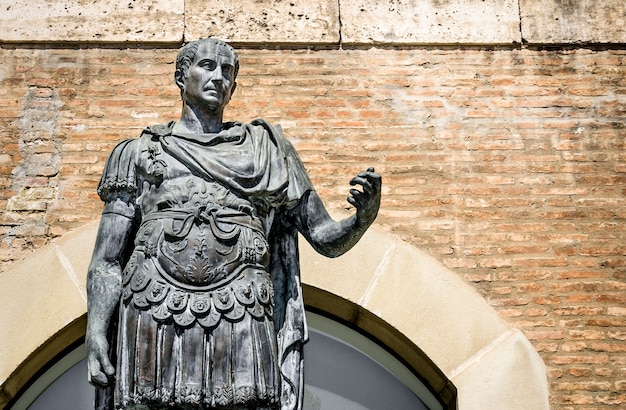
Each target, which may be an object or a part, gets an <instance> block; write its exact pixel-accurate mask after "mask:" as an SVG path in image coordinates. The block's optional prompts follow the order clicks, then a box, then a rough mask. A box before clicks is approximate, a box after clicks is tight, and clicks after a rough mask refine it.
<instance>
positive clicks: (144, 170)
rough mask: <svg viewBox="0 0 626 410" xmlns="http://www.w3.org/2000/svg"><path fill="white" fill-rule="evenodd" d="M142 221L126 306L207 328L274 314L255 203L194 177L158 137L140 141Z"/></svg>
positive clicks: (127, 272)
mask: <svg viewBox="0 0 626 410" xmlns="http://www.w3.org/2000/svg"><path fill="white" fill-rule="evenodd" d="M140 147H141V153H140V154H139V155H138V157H139V161H138V162H139V163H138V164H137V171H138V172H137V185H138V187H137V188H138V194H139V195H138V196H137V198H136V204H137V208H138V213H139V220H140V225H139V228H138V231H137V234H136V236H135V243H134V250H133V252H132V254H131V256H130V259H129V261H128V263H127V264H126V267H125V269H124V273H123V295H122V300H123V302H124V303H134V305H135V306H136V307H137V308H138V309H141V310H148V309H149V310H150V312H151V314H152V316H153V318H154V319H155V320H157V321H172V320H173V321H174V323H176V324H178V325H180V326H183V327H187V326H191V325H193V324H194V323H196V322H197V323H199V324H200V325H201V326H202V327H205V328H211V327H213V326H215V325H216V324H218V323H219V321H220V320H222V319H223V318H225V319H227V320H229V321H236V320H239V319H241V318H242V317H243V315H244V314H245V313H246V312H248V313H249V314H251V315H252V316H254V317H258V318H260V317H262V316H269V317H271V315H272V305H273V301H272V297H273V295H272V287H271V281H270V278H269V273H268V270H269V269H268V265H269V253H268V252H269V251H268V248H269V247H268V244H267V240H266V237H265V233H264V229H263V223H262V219H261V217H260V216H259V215H257V210H256V208H255V206H254V205H253V204H252V203H251V202H250V201H249V200H247V199H244V198H241V197H239V196H237V195H235V194H234V193H233V192H231V191H230V190H229V189H227V188H226V187H224V186H222V185H221V184H219V183H217V182H215V181H213V180H210V179H208V178H207V177H206V176H205V177H199V176H196V175H194V174H193V173H192V172H191V171H190V170H189V169H188V168H187V167H186V166H185V165H184V164H182V163H180V162H179V161H177V160H176V159H174V158H173V157H171V156H169V155H168V154H167V153H164V152H163V151H162V150H161V149H160V145H159V142H158V141H152V140H150V139H148V138H144V139H142V141H141V143H140Z"/></svg>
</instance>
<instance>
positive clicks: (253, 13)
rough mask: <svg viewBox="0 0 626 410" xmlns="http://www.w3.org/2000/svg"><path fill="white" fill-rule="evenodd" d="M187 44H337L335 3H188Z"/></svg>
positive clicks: (215, 0) (277, 0) (294, 0)
mask: <svg viewBox="0 0 626 410" xmlns="http://www.w3.org/2000/svg"><path fill="white" fill-rule="evenodd" d="M185 16H186V18H185V41H191V40H196V39H198V38H204V37H218V38H221V39H222V40H225V41H228V42H230V43H233V44H263V43H278V44H280V43H290V44H338V43H339V11H338V7H337V2H336V1H332V0H321V1H307V0H289V1H287V0H272V1H246V2H242V1H232V0H231V1H218V0H209V1H203V0H188V1H187V8H186V13H185Z"/></svg>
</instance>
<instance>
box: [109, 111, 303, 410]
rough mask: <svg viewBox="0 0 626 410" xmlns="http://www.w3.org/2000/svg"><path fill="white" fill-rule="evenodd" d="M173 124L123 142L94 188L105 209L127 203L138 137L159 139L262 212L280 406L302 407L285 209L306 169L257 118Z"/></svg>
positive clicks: (293, 263) (295, 291)
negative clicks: (191, 127)
mask: <svg viewBox="0 0 626 410" xmlns="http://www.w3.org/2000/svg"><path fill="white" fill-rule="evenodd" d="M173 125H174V123H173V122H171V123H169V124H161V125H156V126H153V127H149V128H147V129H146V130H144V132H143V133H142V136H141V137H140V138H139V139H136V140H129V141H124V142H122V143H120V144H119V145H118V146H117V147H116V148H115V149H114V150H113V152H112V153H111V156H110V157H109V159H108V160H107V163H106V166H105V170H104V173H103V176H102V179H101V182H100V185H99V187H98V194H99V195H100V197H101V198H102V200H103V201H105V202H106V203H107V205H105V212H106V211H107V207H109V206H110V205H109V204H112V203H113V202H114V201H115V200H116V199H121V200H122V201H123V202H125V203H132V202H134V201H135V199H136V198H137V197H138V196H139V194H140V193H139V192H137V191H138V190H139V189H141V188H140V187H141V183H140V182H139V181H138V178H139V177H138V175H139V174H140V173H139V172H138V166H139V162H140V160H141V159H140V157H141V156H142V155H145V154H144V153H142V149H143V148H142V147H143V144H142V140H150V141H152V142H157V143H158V144H159V145H160V147H161V148H162V150H163V151H164V152H165V153H167V154H169V155H170V156H172V157H173V158H175V159H176V160H177V161H179V162H180V163H182V164H184V165H185V166H186V167H187V168H188V169H189V170H190V171H191V172H192V173H193V174H195V175H196V176H198V177H200V178H203V179H205V180H209V181H216V182H218V183H220V184H221V185H223V186H224V187H226V188H228V189H229V190H231V191H232V192H234V193H235V194H237V195H239V196H241V197H244V198H247V199H248V200H250V201H251V202H253V203H255V205H257V206H258V207H259V209H261V210H263V211H264V212H266V214H267V216H266V218H265V219H266V221H265V229H266V235H267V237H268V242H269V245H270V256H271V261H270V275H271V278H272V282H273V286H274V296H275V307H274V315H273V320H274V326H275V329H276V334H277V344H278V356H279V357H278V359H279V364H280V366H281V374H282V380H281V391H282V397H281V408H282V410H295V409H300V408H301V406H302V400H303V388H304V379H303V377H302V358H303V355H302V349H303V345H304V343H305V342H306V340H307V338H308V336H307V330H306V323H305V316H304V303H303V300H302V289H301V285H300V265H299V257H298V238H297V229H296V228H295V225H294V224H293V222H292V219H291V217H290V210H291V209H293V208H294V207H295V206H296V205H297V204H298V203H299V201H300V200H301V198H302V197H303V196H304V195H305V194H306V193H307V192H309V191H311V190H313V187H312V184H311V182H310V180H309V178H308V175H307V173H306V171H305V169H304V165H303V164H302V162H301V160H300V158H299V157H298V155H297V153H296V151H295V149H294V148H293V146H292V145H291V144H290V143H289V142H288V141H287V140H286V139H285V137H284V136H283V134H282V131H281V129H280V127H272V126H271V125H269V124H268V123H266V122H265V121H263V120H254V121H252V122H251V123H250V124H241V123H228V124H225V129H224V131H222V132H221V133H219V134H210V135H209V134H205V135H173V134H172V127H173ZM129 216H130V215H129Z"/></svg>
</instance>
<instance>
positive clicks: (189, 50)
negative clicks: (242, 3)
mask: <svg viewBox="0 0 626 410" xmlns="http://www.w3.org/2000/svg"><path fill="white" fill-rule="evenodd" d="M204 42H207V43H210V44H215V45H217V46H220V47H223V48H225V49H226V50H228V51H229V52H230V54H231V55H232V57H233V60H235V72H234V76H233V77H234V78H237V73H238V72H239V56H238V55H237V52H236V51H235V49H234V48H233V47H232V46H231V45H230V44H228V43H227V42H225V41H222V40H219V39H217V38H213V37H211V38H203V39H200V40H195V41H192V42H189V43H187V44H185V45H184V46H183V48H181V49H180V51H179V53H178V56H177V57H176V71H175V72H174V80H175V81H176V80H177V79H178V78H181V79H183V80H184V79H186V78H187V77H188V76H189V67H190V66H191V63H192V62H193V59H194V57H195V56H196V53H197V52H198V47H199V46H200V44H201V43H204ZM176 84H178V82H176ZM179 87H180V86H179ZM181 92H182V89H181Z"/></svg>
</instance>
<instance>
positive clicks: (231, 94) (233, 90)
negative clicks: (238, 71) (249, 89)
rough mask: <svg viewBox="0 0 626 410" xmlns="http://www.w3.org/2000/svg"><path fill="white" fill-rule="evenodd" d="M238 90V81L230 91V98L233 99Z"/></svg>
mask: <svg viewBox="0 0 626 410" xmlns="http://www.w3.org/2000/svg"><path fill="white" fill-rule="evenodd" d="M236 88H237V81H235V82H234V83H233V88H231V89H230V96H231V97H232V96H233V94H235V89H236Z"/></svg>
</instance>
